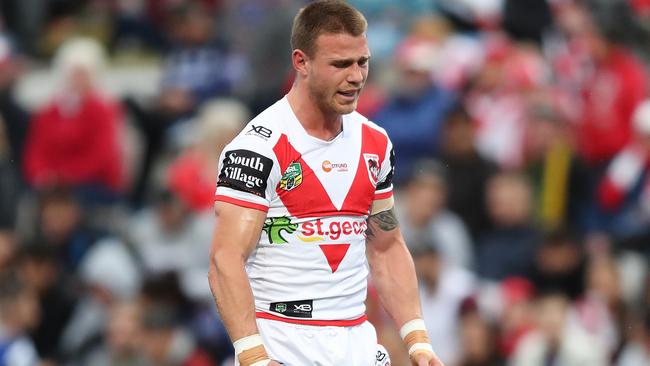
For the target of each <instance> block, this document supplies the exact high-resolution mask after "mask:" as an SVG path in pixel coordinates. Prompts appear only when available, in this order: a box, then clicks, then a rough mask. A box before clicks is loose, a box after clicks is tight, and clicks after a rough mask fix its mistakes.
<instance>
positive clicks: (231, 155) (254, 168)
mask: <svg viewBox="0 0 650 366" xmlns="http://www.w3.org/2000/svg"><path fill="white" fill-rule="evenodd" d="M278 172H279V168H278V163H277V159H276V158H275V154H274V153H273V150H272V149H271V148H269V147H268V146H267V145H265V144H260V143H259V140H257V139H255V140H254V139H251V138H249V137H246V136H241V135H240V136H238V137H237V138H235V140H233V141H232V142H231V143H230V144H228V145H227V146H226V148H225V149H224V150H223V152H222V153H221V157H220V158H219V173H218V174H219V175H218V177H217V189H216V194H215V201H222V202H228V203H232V204H235V205H238V206H242V207H248V208H253V209H257V210H260V211H264V212H266V211H268V209H269V205H270V202H271V200H272V198H273V195H274V194H275V186H276V185H277V183H278V180H279V173H278Z"/></svg>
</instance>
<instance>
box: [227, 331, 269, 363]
mask: <svg viewBox="0 0 650 366" xmlns="http://www.w3.org/2000/svg"><path fill="white" fill-rule="evenodd" d="M233 346H234V347H235V356H236V357H237V359H238V360H239V364H240V365H241V366H266V365H267V364H268V363H269V362H271V359H269V355H268V354H266V349H265V348H264V343H262V337H261V336H260V335H259V334H253V335H250V336H248V337H244V338H240V339H238V340H236V341H235V343H233Z"/></svg>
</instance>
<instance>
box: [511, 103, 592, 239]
mask: <svg viewBox="0 0 650 366" xmlns="http://www.w3.org/2000/svg"><path fill="white" fill-rule="evenodd" d="M526 125H527V126H526V131H525V138H524V141H525V144H524V151H523V153H524V171H525V172H526V174H527V176H528V177H529V178H530V180H531V182H532V185H533V195H534V201H535V204H534V206H535V207H534V211H535V213H534V216H535V218H536V220H537V221H538V222H539V224H540V226H541V227H542V228H543V229H546V230H555V229H558V228H560V227H562V226H568V227H571V228H575V229H583V228H584V224H585V222H584V211H585V209H586V208H587V207H588V206H587V205H588V199H589V198H590V197H588V189H589V183H588V182H587V181H586V180H587V173H586V167H585V164H584V162H583V161H582V159H581V158H580V157H578V156H577V154H576V153H575V152H574V151H573V147H572V146H571V136H570V133H569V131H568V128H569V126H568V125H567V123H566V121H565V120H564V119H563V118H562V116H561V115H560V114H559V113H558V112H557V111H556V108H555V107H554V106H553V105H552V104H551V103H550V102H547V101H536V102H532V103H531V105H530V107H529V110H528V112H527V123H526Z"/></svg>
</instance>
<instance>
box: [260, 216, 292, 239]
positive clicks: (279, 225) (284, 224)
mask: <svg viewBox="0 0 650 366" xmlns="http://www.w3.org/2000/svg"><path fill="white" fill-rule="evenodd" d="M262 230H264V231H265V232H266V235H267V236H268V237H269V242H270V243H271V244H286V243H287V240H286V239H285V238H284V237H283V236H282V232H283V231H284V232H286V233H288V234H293V233H294V232H295V231H296V230H298V224H294V223H292V222H291V219H289V218H288V217H286V216H283V217H269V218H267V219H266V221H264V226H263V227H262Z"/></svg>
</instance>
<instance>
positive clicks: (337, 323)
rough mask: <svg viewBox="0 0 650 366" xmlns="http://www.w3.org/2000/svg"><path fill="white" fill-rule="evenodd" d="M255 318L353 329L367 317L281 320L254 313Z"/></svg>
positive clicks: (280, 318) (274, 316) (278, 317)
mask: <svg viewBox="0 0 650 366" xmlns="http://www.w3.org/2000/svg"><path fill="white" fill-rule="evenodd" d="M255 316H256V317H257V318H259V319H268V320H277V321H281V322H285V323H291V324H302V325H315V326H337V327H353V326H355V325H359V324H363V322H365V321H366V320H368V316H366V314H363V315H362V316H360V317H358V318H356V319H349V320H315V319H295V318H283V317H281V316H277V315H273V314H269V313H264V312H261V311H258V312H255Z"/></svg>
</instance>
